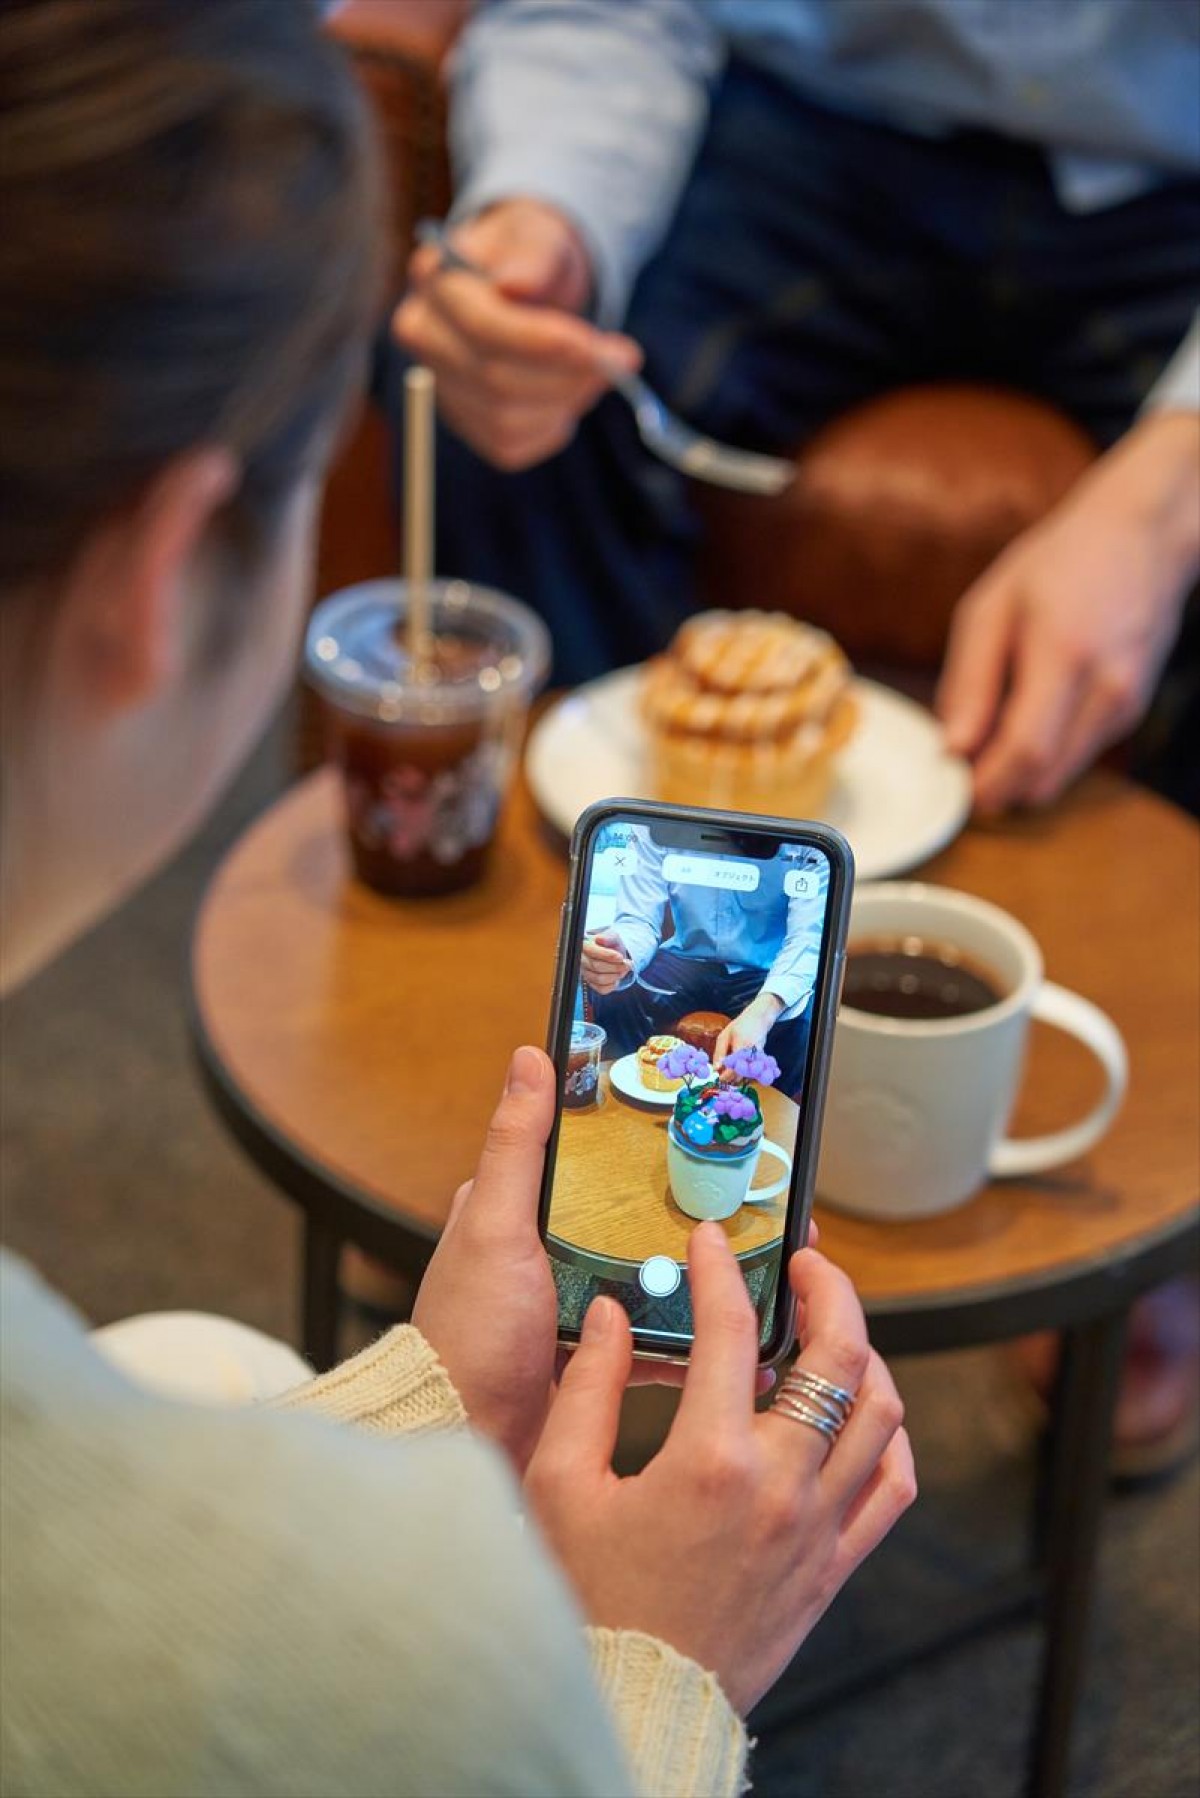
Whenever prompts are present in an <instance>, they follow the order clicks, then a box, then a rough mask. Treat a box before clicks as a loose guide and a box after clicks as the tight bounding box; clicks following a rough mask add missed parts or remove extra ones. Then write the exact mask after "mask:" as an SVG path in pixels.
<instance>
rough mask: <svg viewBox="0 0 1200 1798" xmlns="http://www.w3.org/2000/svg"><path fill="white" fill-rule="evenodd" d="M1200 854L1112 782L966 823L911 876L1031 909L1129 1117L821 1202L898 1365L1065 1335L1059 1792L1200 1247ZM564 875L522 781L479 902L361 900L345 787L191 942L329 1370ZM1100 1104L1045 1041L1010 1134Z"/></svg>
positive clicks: (537, 984)
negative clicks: (1053, 1331)
mask: <svg viewBox="0 0 1200 1798" xmlns="http://www.w3.org/2000/svg"><path fill="white" fill-rule="evenodd" d="M1198 845H1200V833H1198V832H1197V830H1196V827H1195V826H1194V825H1193V823H1192V822H1191V821H1190V820H1189V819H1188V818H1186V817H1185V816H1184V815H1183V814H1181V813H1179V812H1178V811H1176V810H1175V809H1174V808H1172V807H1170V806H1168V805H1166V804H1164V803H1163V802H1161V801H1160V800H1158V799H1156V798H1154V797H1153V796H1152V795H1150V794H1148V793H1145V792H1143V791H1141V790H1139V789H1137V788H1135V787H1133V786H1131V785H1130V784H1128V783H1126V782H1124V781H1122V780H1120V779H1119V778H1117V777H1115V776H1112V775H1106V774H1096V775H1093V776H1091V777H1090V778H1089V779H1087V780H1086V781H1084V782H1083V783H1082V784H1081V785H1080V786H1079V787H1078V788H1077V789H1076V790H1075V791H1074V793H1073V794H1071V795H1070V796H1069V797H1068V798H1067V799H1066V800H1065V801H1064V802H1063V803H1061V804H1060V805H1059V806H1057V807H1056V808H1055V809H1054V810H1052V811H1050V812H1048V813H1044V814H1040V815H1037V816H1033V817H1030V818H1028V819H1021V820H1017V821H1011V822H1005V823H1003V824H1000V825H997V826H994V827H989V828H978V827H975V828H971V829H969V830H968V831H967V832H966V833H965V834H964V835H963V836H962V837H960V838H959V840H958V841H957V842H956V843H954V844H952V845H951V847H950V848H948V849H947V850H945V851H944V852H943V853H942V854H941V855H939V856H938V857H937V858H936V860H934V861H933V862H932V863H930V864H928V865H927V866H926V867H925V868H923V869H922V870H921V877H922V878H923V879H928V880H933V881H938V882H942V883H945V884H947V885H951V886H958V887H962V888H963V889H965V890H966V891H968V892H972V893H977V894H979V895H981V896H982V897H984V898H987V899H991V900H993V901H995V902H996V903H998V904H1000V905H1002V906H1006V907H1007V908H1008V909H1010V910H1011V911H1013V912H1015V913H1016V914H1017V916H1018V917H1019V918H1021V920H1022V921H1023V922H1024V923H1025V924H1026V925H1027V926H1028V927H1029V928H1030V929H1031V930H1032V931H1033V933H1034V935H1035V936H1036V937H1037V938H1038V939H1039V941H1040V942H1041V944H1042V948H1043V950H1044V953H1045V959H1046V968H1047V973H1048V975H1049V976H1050V977H1051V978H1052V979H1054V980H1057V981H1060V982H1062V983H1063V984H1064V985H1067V986H1071V987H1075V988H1077V989H1078V990H1079V991H1080V992H1082V993H1085V994H1086V995H1087V996H1088V997H1089V998H1091V999H1094V1000H1095V1001H1096V1002H1097V1003H1098V1004H1100V1005H1102V1006H1104V1007H1105V1009H1106V1010H1107V1011H1109V1012H1110V1013H1111V1015H1112V1016H1113V1018H1114V1019H1115V1020H1116V1022H1117V1024H1118V1025H1119V1026H1120V1028H1121V1030H1122V1031H1123V1032H1124V1035H1125V1037H1126V1040H1127V1042H1128V1045H1129V1051H1130V1061H1131V1067H1132V1077H1131V1084H1130V1090H1129V1095H1128V1099H1127V1101H1126V1104H1125V1106H1124V1109H1123V1111H1122V1112H1121V1115H1120V1116H1119V1118H1118V1119H1117V1121H1116V1124H1115V1125H1114V1127H1113V1129H1112V1130H1111V1131H1110V1133H1109V1134H1108V1136H1107V1137H1106V1138H1105V1139H1104V1141H1103V1142H1102V1143H1101V1144H1100V1145H1099V1147H1098V1148H1096V1149H1095V1150H1094V1151H1093V1153H1092V1154H1091V1155H1089V1156H1088V1157H1087V1158H1086V1160H1084V1161H1081V1162H1079V1163H1077V1164H1076V1165H1074V1166H1072V1167H1069V1168H1066V1169H1063V1170H1061V1171H1060V1172H1058V1173H1057V1174H1055V1175H1053V1176H1048V1177H1046V1176H1044V1177H1041V1178H1039V1179H1036V1180H1022V1181H1009V1182H1005V1183H1003V1184H1000V1183H994V1184H992V1185H989V1186H987V1187H985V1188H984V1189H983V1190H982V1191H981V1192H980V1193H979V1194H978V1195H977V1196H976V1197H975V1198H974V1199H973V1200H971V1202H970V1203H968V1204H967V1205H965V1206H963V1207H962V1208H961V1209H960V1210H958V1211H955V1212H953V1213H951V1214H950V1215H948V1216H945V1217H940V1218H931V1219H925V1220H920V1221H916V1222H913V1223H907V1224H895V1223H886V1224H880V1223H872V1222H870V1221H867V1220H863V1219H857V1218H850V1217H845V1216H840V1215H838V1214H836V1213H834V1212H832V1211H828V1210H822V1209H821V1208H820V1206H819V1205H818V1216H819V1219H820V1224H821V1231H822V1247H823V1249H824V1250H825V1252H826V1253H827V1254H828V1255H830V1256H831V1257H832V1258H833V1259H834V1260H835V1261H838V1262H840V1263H841V1264H842V1265H843V1266H844V1267H846V1268H847V1269H848V1270H849V1272H850V1273H851V1274H852V1276H853V1278H854V1280H855V1282H856V1284H857V1286H858V1289H859V1291H860V1293H861V1295H862V1298H863V1302H864V1304H865V1306H866V1309H867V1311H868V1314H869V1316H870V1319H871V1329H872V1336H873V1338H874V1340H875V1342H876V1343H877V1345H878V1346H879V1347H880V1348H881V1349H883V1350H884V1351H885V1352H890V1353H901V1352H905V1351H908V1350H928V1349H935V1348H950V1347H959V1346H964V1345H966V1344H969V1343H976V1342H983V1341H988V1340H994V1339H997V1338H1001V1337H1004V1336H1010V1335H1015V1334H1019V1333H1022V1332H1025V1331H1029V1330H1034V1329H1042V1328H1059V1329H1064V1330H1065V1332H1066V1333H1065V1338H1064V1353H1063V1360H1062V1372H1061V1375H1060V1379H1059V1388H1058V1397H1057V1400H1056V1413H1055V1427H1054V1434H1053V1453H1052V1457H1051V1469H1050V1478H1049V1483H1048V1486H1047V1489H1046V1492H1045V1494H1044V1501H1045V1517H1044V1527H1043V1528H1042V1530H1041V1531H1040V1539H1041V1541H1042V1542H1043V1543H1044V1545H1045V1549H1046V1556H1045V1560H1044V1563H1042V1564H1040V1566H1039V1568H1038V1569H1037V1570H1036V1571H1037V1572H1038V1574H1039V1577H1040V1578H1041V1580H1042V1584H1043V1586H1044V1606H1045V1611H1044V1614H1045V1617H1046V1621H1047V1640H1046V1655H1045V1662H1044V1667H1043V1678H1042V1683H1041V1687H1040V1696H1039V1709H1038V1720H1037V1726H1036V1729H1035V1739H1034V1751H1033V1774H1032V1778H1033V1789H1034V1790H1036V1791H1037V1792H1038V1793H1039V1794H1040V1795H1042V1798H1045V1795H1047V1794H1053V1793H1057V1792H1060V1791H1062V1790H1063V1787H1064V1782H1065V1777H1066V1765H1067V1760H1066V1757H1067V1745H1068V1739H1069V1722H1070V1717H1071V1714H1072V1710H1073V1705H1074V1698H1075V1692H1076V1688H1077V1684H1078V1678H1079V1670H1080V1661H1081V1655H1082V1648H1083V1641H1084V1623H1085V1619H1086V1613H1087V1598H1088V1592H1089V1582H1090V1575H1091V1569H1092V1563H1093V1557H1094V1550H1095V1542H1096V1535H1097V1530H1098V1524H1099V1518H1100V1513H1101V1508H1102V1502H1103V1495H1104V1491H1105V1475H1106V1460H1107V1452H1108V1443H1109V1436H1110V1429H1111V1415H1112V1406H1113V1400H1114V1395H1115V1389H1116V1379H1117V1372H1118V1368H1119V1360H1120V1349H1121V1341H1122V1333H1123V1326H1124V1321H1125V1317H1126V1315H1127V1312H1128V1308H1129V1306H1130V1304H1131V1303H1132V1301H1133V1299H1134V1298H1135V1297H1136V1296H1137V1295H1138V1294H1139V1293H1140V1292H1142V1291H1144V1290H1146V1289H1147V1288H1148V1287H1149V1286H1151V1285H1153V1284H1155V1283H1157V1282H1159V1281H1160V1280H1162V1279H1164V1278H1166V1277H1167V1276H1168V1275H1170V1274H1172V1273H1173V1272H1176V1271H1177V1270H1179V1269H1181V1268H1183V1267H1185V1266H1187V1265H1190V1263H1191V1260H1192V1258H1193V1257H1194V1254H1195V1248H1196V1242H1197V1220H1198V1208H1197V1195H1198V1192H1200V1170H1198V1165H1197V1163H1198V1153H1200V1143H1198V1136H1197V1091H1198V1090H1200V938H1198V936H1197V918H1198V916H1200V894H1198V874H1200V853H1198ZM564 879H565V870H564V863H563V860H562V856H561V852H560V846H559V845H558V844H557V843H556V842H555V841H554V840H552V839H551V838H550V837H549V836H548V835H547V834H546V833H545V832H544V831H543V829H542V827H541V826H540V824H539V822H538V820H537V818H536V816H535V814H534V811H533V807H532V803H531V801H530V799H529V796H528V793H527V792H526V790H525V789H524V787H523V786H518V789H517V791H516V793H515V794H514V797H513V799H512V802H511V803H510V805H509V808H508V811H507V814H506V817H505V819H504V823H503V826H502V830H501V834H500V838H499V841H498V843H497V847H496V853H495V859H494V862H493V865H492V869H491V872H490V874H489V876H488V878H487V880H486V882H485V883H484V884H483V885H482V886H481V887H480V888H478V889H477V890H476V891H474V892H471V893H466V894H462V895H459V896H456V897H453V898H448V899H442V900H438V901H434V902H414V901H409V902H404V901H396V900H389V899H385V898H381V897H379V896H377V895H376V894H374V893H371V892H369V891H367V890H366V889H365V888H363V887H361V886H358V885H356V884H355V883H354V881H353V880H351V879H350V878H349V875H348V870H347V861H346V855H345V851H344V846H343V842H342V831H341V818H340V809H339V793H338V788H337V782H336V779H335V776H334V775H333V774H332V773H330V772H327V771H323V772H320V773H317V774H315V775H313V776H311V777H310V778H308V779H307V780H305V781H303V782H301V783H300V784H299V785H297V786H296V787H294V788H293V789H292V790H291V791H290V792H289V793H287V794H286V795H285V796H284V797H283V798H282V799H281V800H280V801H279V802H278V803H277V804H275V805H274V806H273V807H272V808H271V809H270V810H269V811H268V812H266V813H265V814H264V816H263V817H261V818H260V819H259V820H258V821H257V822H256V823H255V824H254V825H252V826H251V828H250V829H249V830H248V831H247V832H246V834H245V835H244V836H243V838H242V839H241V840H240V842H238V843H237V844H236V845H235V846H234V848H233V850H232V851H231V852H230V854H229V855H228V856H227V858H226V860H225V861H224V863H223V864H222V866H221V867H220V868H219V870H218V871H217V874H216V876H215V878H214V879H213V881H212V884H211V886H210V888H209V891H208V893H207V895H206V898H205V900H204V903H203V905H202V907H201V910H200V913H199V917H198V921H197V925H196V932H195V940H194V946H193V970H192V971H193V1004H194V1026H195V1038H196V1043H197V1047H198V1052H199V1057H200V1061H201V1065H202V1068H203V1071H204V1073H205V1076H206V1079H207V1082H208V1085H209V1087H210V1090H211V1092H212V1093H213V1095H214V1097H215V1099H216V1101H217V1103H218V1105H219V1107H220V1109H221V1111H222V1113H223V1115H224V1117H225V1118H226V1120H227V1121H228V1123H229V1124H230V1126H231V1128H232V1129H233V1130H234V1132H235V1133H236V1135H237V1136H238V1137H239V1139H240V1140H241V1141H242V1143H243V1144H244V1145H245V1146H246V1147H247V1148H248V1149H249V1151H250V1153H251V1154H252V1155H253V1156H254V1157H255V1159H256V1160H257V1161H258V1162H259V1164H260V1165H261V1166H262V1167H263V1168H264V1169H265V1170H266V1171H267V1172H268V1173H269V1174H270V1175H271V1176H272V1177H273V1178H274V1179H275V1180H276V1181H277V1182H278V1184H279V1185H280V1186H281V1187H282V1188H283V1190H284V1191H285V1192H286V1193H288V1194H289V1195H290V1196H291V1197H292V1198H293V1199H294V1200H296V1201H297V1202H298V1203H299V1205H300V1206H301V1207H302V1209H303V1212H304V1217H305V1228H306V1237H305V1242H306V1255H305V1293H304V1339H305V1346H306V1349H307V1351H308V1353H309V1355H310V1356H311V1357H312V1359H313V1360H314V1361H315V1362H316V1363H317V1364H318V1365H326V1364H328V1363H329V1362H330V1361H331V1360H332V1359H333V1358H334V1354H335V1342H336V1320H337V1308H338V1289H337V1265H338V1256H339V1251H340V1248H341V1246H342V1244H343V1243H345V1242H348V1241H353V1242H356V1243H358V1244H359V1245H360V1246H361V1247H362V1248H364V1249H365V1250H367V1251H368V1252H370V1253H373V1254H376V1255H380V1256H382V1257H384V1258H385V1259H387V1260H390V1261H392V1262H393V1263H395V1264H397V1265H399V1266H408V1267H412V1268H414V1269H416V1268H419V1267H420V1266H421V1265H422V1264H423V1262H424V1261H425V1260H426V1259H427V1258H428V1255H429V1253H430V1251H431V1249H432V1247H433V1245H434V1243H435V1242H436V1239H437V1235H438V1231H439V1228H440V1226H441V1224H442V1222H443V1220H444V1218H445V1215H446V1210H447V1207H448V1205H449V1202H450V1198H451V1195H452V1194H453V1192H454V1189H455V1186H456V1185H457V1183H458V1182H459V1181H460V1180H461V1179H463V1178H464V1177H465V1176H466V1175H467V1174H468V1173H469V1172H470V1170H471V1168H472V1166H473V1163H474V1161H475V1157H476V1154H477V1151H478V1149H479V1145H480V1141H481V1138H482V1134H483V1130H484V1126H485V1124H486V1121H487V1117H488V1114H489V1111H490V1109H491V1106H492V1103H493V1101H494V1098H495V1096H496V1095H498V1093H499V1091H500V1087H501V1084H502V1080H503V1075H504V1069H505V1065H506V1062H507V1058H508V1055H509V1052H510V1050H511V1049H512V1047H513V1046H514V1045H515V1044H517V1043H518V1042H521V1041H527V1042H540V1041H542V1040H543V1039H544V1036H545V1029H546V1017H547V1007H548V999H549V983H550V975H551V968H552V964H553V957H554V947H555V938H556V932H557V928H558V921H559V908H560V905H561V902H562V898H563V889H564ZM1096 1081H1097V1073H1096V1070H1095V1068H1094V1066H1093V1064H1092V1063H1091V1060H1090V1058H1089V1057H1088V1056H1087V1055H1086V1053H1085V1052H1084V1051H1083V1050H1081V1049H1080V1048H1079V1047H1078V1046H1077V1045H1076V1044H1074V1043H1073V1042H1071V1041H1070V1040H1069V1039H1067V1038H1066V1037H1063V1036H1061V1035H1059V1034H1057V1033H1055V1032H1052V1031H1050V1030H1043V1029H1041V1028H1038V1029H1036V1030H1035V1032H1034V1036H1033V1041H1032V1049H1031V1054H1030V1058H1029V1063H1028V1069H1027V1074H1026V1079H1025V1083H1024V1088H1023V1091H1022V1095H1021V1098H1020V1101H1019V1105H1018V1110H1017V1114H1016V1117H1015V1120H1014V1124H1015V1128H1016V1130H1017V1131H1018V1132H1021V1131H1042V1130H1047V1129H1052V1128H1054V1127H1056V1126H1057V1125H1059V1124H1061V1123H1063V1122H1065V1121H1066V1120H1068V1119H1070V1118H1072V1117H1075V1116H1078V1115H1080V1114H1081V1113H1082V1111H1083V1110H1084V1109H1085V1107H1086V1106H1087V1105H1088V1104H1089V1103H1090V1102H1091V1099H1092V1097H1093V1096H1094V1092H1095V1083H1096Z"/></svg>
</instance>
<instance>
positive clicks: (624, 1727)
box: [587, 1629, 749, 1798]
mask: <svg viewBox="0 0 1200 1798" xmlns="http://www.w3.org/2000/svg"><path fill="white" fill-rule="evenodd" d="M587 1639H588V1648H589V1651H590V1653H591V1661H592V1672H593V1674H594V1676H595V1679H596V1683H597V1685H598V1686H599V1688H600V1693H601V1696H602V1697H603V1699H604V1702H605V1704H606V1705H607V1706H608V1708H609V1710H610V1712H611V1713H612V1716H613V1719H614V1721H615V1722H616V1725H617V1729H618V1731H619V1733H620V1736H621V1740H622V1742H623V1744H624V1747H625V1753H626V1757H627V1758H628V1760H629V1763H630V1766H631V1768H632V1771H633V1776H634V1785H635V1788H636V1790H637V1791H638V1792H640V1793H644V1794H646V1795H647V1798H661V1795H662V1794H668V1793H669V1794H670V1798H693V1794H695V1798H700V1795H701V1794H703V1795H704V1798H736V1795H737V1794H738V1793H739V1792H741V1791H742V1790H743V1789H744V1787H745V1783H746V1756H747V1754H748V1752H749V1743H748V1741H747V1739H746V1731H745V1728H744V1727H743V1724H742V1721H741V1719H740V1717H738V1715H737V1714H736V1712H735V1711H734V1710H733V1708H732V1706H731V1705H730V1703H729V1701H728V1699H727V1698H726V1697H725V1694H724V1693H723V1692H722V1690H721V1687H720V1684H719V1682H718V1680H717V1678H716V1675H715V1674H712V1673H706V1672H705V1671H704V1669H703V1668H702V1667H698V1666H697V1665H696V1662H695V1661H692V1660H688V1659H687V1657H686V1656H685V1655H682V1654H677V1653H676V1652H675V1650H674V1649H673V1648H669V1647H668V1646H667V1644H666V1643H665V1642H660V1641H658V1640H657V1639H656V1638H655V1637H654V1636H644V1635H642V1634H641V1633H640V1632H638V1631H636V1630H611V1629H589V1630H588V1631H587Z"/></svg>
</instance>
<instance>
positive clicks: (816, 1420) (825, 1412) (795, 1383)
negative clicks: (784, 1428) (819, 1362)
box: [771, 1366, 854, 1448]
mask: <svg viewBox="0 0 1200 1798" xmlns="http://www.w3.org/2000/svg"><path fill="white" fill-rule="evenodd" d="M771 1409H772V1410H773V1411H778V1412H779V1413H780V1415H781V1416H783V1417H787V1418H789V1419H790V1420H791V1421H792V1422H793V1423H803V1424H807V1426H808V1428H809V1429H810V1430H816V1431H818V1433H819V1434H820V1435H822V1436H824V1437H825V1439H826V1441H827V1442H828V1443H829V1446H830V1447H831V1448H832V1447H833V1444H834V1443H835V1442H836V1441H837V1439H838V1437H839V1436H840V1435H841V1433H842V1431H843V1430H844V1429H845V1427H846V1424H847V1422H848V1421H849V1418H850V1413H851V1411H853V1409H854V1394H853V1393H851V1392H847V1391H846V1390H845V1388H844V1387H842V1386H835V1385H834V1383H833V1381H832V1380H825V1379H822V1378H821V1375H820V1374H818V1373H809V1371H808V1369H807V1368H804V1367H799V1366H796V1367H793V1368H792V1369H791V1371H790V1372H789V1373H788V1374H787V1376H786V1377H785V1378H784V1380H783V1381H782V1382H781V1384H780V1387H779V1391H778V1393H777V1394H776V1396H775V1401H774V1403H773V1404H772V1406H771Z"/></svg>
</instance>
